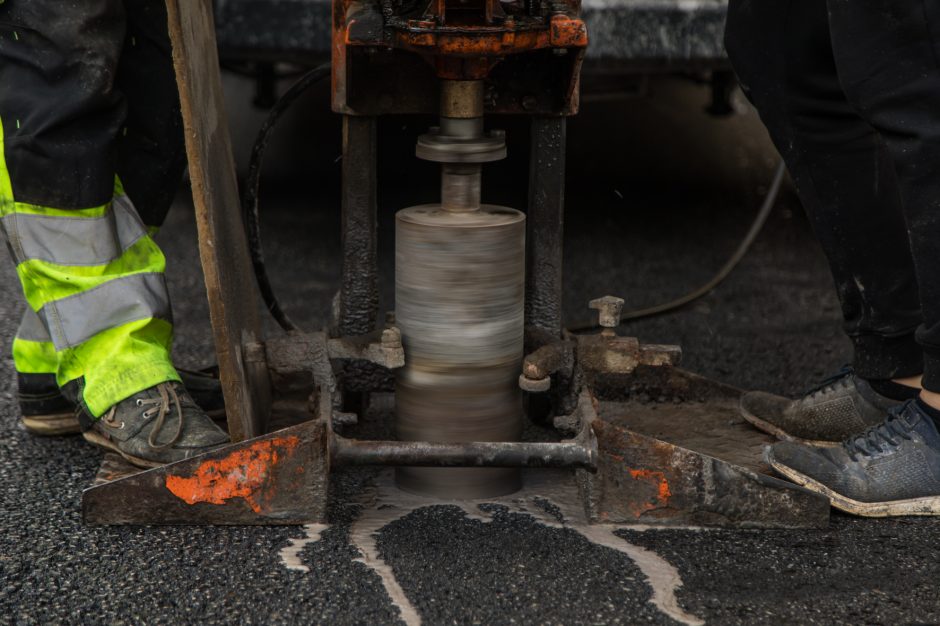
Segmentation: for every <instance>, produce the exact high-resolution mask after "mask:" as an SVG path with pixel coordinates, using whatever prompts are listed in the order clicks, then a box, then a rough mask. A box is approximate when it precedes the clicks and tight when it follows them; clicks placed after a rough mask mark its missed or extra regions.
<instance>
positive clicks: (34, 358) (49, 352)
mask: <svg viewBox="0 0 940 626" xmlns="http://www.w3.org/2000/svg"><path fill="white" fill-rule="evenodd" d="M58 364H59V360H58V358H57V357H56V353H55V347H54V346H53V345H52V342H49V341H30V340H28V339H20V338H19V337H14V338H13V365H14V367H16V371H17V372H19V373H20V374H55V373H56V372H57V371H58Z"/></svg>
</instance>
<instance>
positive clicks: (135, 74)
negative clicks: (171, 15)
mask: <svg viewBox="0 0 940 626" xmlns="http://www.w3.org/2000/svg"><path fill="white" fill-rule="evenodd" d="M184 166H185V151H184V145H183V131H182V121H181V119H180V111H179V100H178V95H177V91H176V83H175V80H174V74H173V66H172V59H171V55H170V44H169V39H168V35H167V18H166V9H165V6H164V3H163V0H126V1H125V0H82V1H81V2H61V1H60V0H4V1H3V2H2V3H0V230H2V231H3V233H4V234H5V235H6V239H7V242H8V244H9V248H10V251H11V253H12V255H13V258H14V261H15V263H16V272H17V275H18V276H19V279H20V282H21V284H22V287H23V293H24V295H25V297H26V302H27V304H28V307H27V310H26V315H25V317H24V319H23V322H22V324H21V326H20V329H19V331H18V333H17V336H16V338H15V339H14V342H13V356H14V362H15V364H16V369H17V371H19V372H20V373H23V374H45V375H48V374H55V376H56V380H57V382H58V384H59V385H60V386H65V385H66V384H68V383H75V384H76V385H74V386H76V387H77V389H78V390H79V392H80V393H79V398H80V400H81V401H82V402H83V404H84V407H85V408H86V410H87V411H88V413H90V414H91V415H92V416H95V417H98V416H100V415H102V414H103V413H104V412H105V411H107V410H108V409H109V408H110V407H111V406H112V405H113V404H115V403H117V402H119V401H120V400H123V399H124V398H127V397H128V396H130V395H133V394H134V393H137V392H138V391H141V390H143V389H146V388H147V387H151V386H153V385H156V384H158V383H161V382H165V381H169V380H179V376H178V374H177V373H176V371H175V370H174V368H173V366H172V364H171V362H170V356H169V353H170V347H171V343H172V337H173V326H172V320H171V311H170V301H169V295H168V293H167V287H166V282H165V279H164V273H163V272H164V267H165V259H164V257H163V253H162V252H161V251H160V248H159V247H158V246H157V245H156V244H155V243H154V241H153V239H151V234H153V232H155V229H156V227H157V226H159V225H160V224H161V223H162V222H163V218H164V217H165V216H166V213H167V211H168V209H169V206H170V203H171V202H172V198H173V195H174V192H175V191H176V189H177V187H178V185H179V182H180V179H181V176H182V171H183V168H184ZM3 297H14V295H13V294H8V295H5V296H3Z"/></svg>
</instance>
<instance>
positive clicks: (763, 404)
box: [741, 368, 901, 446]
mask: <svg viewBox="0 0 940 626" xmlns="http://www.w3.org/2000/svg"><path fill="white" fill-rule="evenodd" d="M900 404H901V402H899V401H896V400H891V399H890V398H886V397H884V396H882V395H880V394H878V393H877V392H875V390H874V389H872V388H871V385H869V384H868V383H867V382H866V381H865V379H863V378H859V377H858V376H856V375H855V373H854V372H853V371H852V369H851V368H843V370H842V371H841V372H839V373H838V374H836V375H835V376H833V377H832V378H829V379H827V380H825V381H823V382H822V383H821V384H820V385H819V386H818V387H816V388H815V389H813V390H811V391H809V392H807V393H806V395H804V396H803V397H802V398H799V399H797V400H790V399H788V398H783V397H780V396H776V395H773V394H770V393H765V392H763V391H751V392H749V393H746V394H744V395H743V396H742V397H741V416H742V417H744V419H745V420H747V421H748V422H750V423H751V424H753V425H754V426H755V427H757V428H758V429H759V430H762V431H764V432H765V433H769V434H771V435H774V436H775V437H778V438H780V439H786V440H790V441H798V442H801V443H807V444H811V445H815V446H835V445H838V443H839V442H840V441H842V440H843V439H845V438H846V437H848V436H850V435H852V434H853V433H857V432H859V431H862V430H864V429H866V428H868V427H869V426H873V425H875V424H877V423H879V422H881V421H882V420H883V419H884V416H885V413H886V412H887V411H888V410H889V409H891V408H892V407H895V406H899V405H900Z"/></svg>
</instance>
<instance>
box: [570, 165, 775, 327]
mask: <svg viewBox="0 0 940 626" xmlns="http://www.w3.org/2000/svg"><path fill="white" fill-rule="evenodd" d="M786 171H787V167H786V164H785V163H784V162H783V161H780V164H779V165H777V169H776V170H775V171H774V178H773V182H771V184H770V189H769V190H768V191H767V195H766V196H764V202H763V204H762V205H761V207H760V210H758V211H757V216H756V217H755V218H754V221H753V222H752V223H751V227H750V228H749V229H748V231H747V234H746V235H745V236H744V239H742V240H741V243H740V244H738V248H737V250H735V252H734V254H732V255H731V257H730V258H729V259H728V260H727V261H726V262H725V264H724V265H723V266H722V268H721V269H720V270H718V273H717V274H715V275H714V276H713V277H712V279H711V280H709V281H708V282H707V283H705V284H704V285H702V286H701V287H699V288H698V289H696V290H695V291H691V292H689V293H687V294H685V295H684V296H682V297H680V298H676V299H675V300H671V301H669V302H665V303H663V304H657V305H656V306H651V307H648V308H645V309H637V310H635V311H626V312H625V313H623V315H621V316H620V322H621V323H623V322H626V321H629V320H635V319H640V318H642V317H652V316H654V315H661V314H663V313H667V312H669V311H674V310H676V309H680V308H682V307H684V306H685V305H687V304H689V303H690V302H694V301H695V300H698V299H699V298H701V297H702V296H704V295H705V294H707V293H709V292H710V291H711V290H712V289H714V288H715V287H717V286H718V285H719V284H720V283H721V282H722V281H723V280H724V279H725V278H727V277H728V274H730V273H731V272H732V270H734V268H735V267H737V265H738V263H740V262H741V259H743V258H744V257H745V255H746V254H747V252H748V250H750V248H751V245H752V244H753V243H754V240H755V239H757V235H759V234H760V231H761V229H762V228H763V227H764V224H766V223H767V218H768V217H770V212H771V210H772V209H773V208H774V205H775V204H776V202H777V196H778V195H779V194H780V186H781V184H782V183H783V176H784V174H785V173H786ZM597 328H599V327H598V326H597V325H596V324H588V325H585V326H579V327H577V328H570V329H569V330H571V331H572V332H584V331H589V330H595V329H597Z"/></svg>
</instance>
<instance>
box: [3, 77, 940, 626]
mask: <svg viewBox="0 0 940 626" xmlns="http://www.w3.org/2000/svg"><path fill="white" fill-rule="evenodd" d="M655 87H656V91H655V93H654V94H653V98H652V99H651V100H648V101H646V100H625V101H607V100H605V101H600V102H596V103H595V102H592V101H591V100H590V99H587V102H586V103H585V106H584V110H583V114H582V116H581V117H580V118H578V119H577V120H575V121H574V122H572V124H571V128H570V130H569V137H570V141H571V172H570V176H569V180H568V189H569V197H568V213H567V236H566V251H567V255H568V256H567V259H566V266H565V278H566V281H567V285H568V290H567V292H566V302H565V305H566V316H567V319H568V321H569V323H571V324H578V323H580V322H581V321H583V320H585V317H586V316H587V315H588V314H589V313H590V312H589V311H588V310H587V306H586V305H587V301H588V300H589V299H590V298H592V297H596V296H599V295H603V294H605V293H614V294H616V295H620V296H622V297H624V298H626V300H627V303H628V304H627V306H628V308H634V307H642V306H646V305H650V304H655V303H658V302H660V301H663V300H666V299H670V298H672V297H674V296H677V295H680V294H682V293H684V292H685V291H688V290H690V289H692V288H694V287H696V286H698V284H700V283H702V282H704V281H705V280H707V279H708V278H709V277H710V274H711V273H713V272H714V271H715V270H716V269H717V268H718V267H719V266H720V265H721V264H722V262H723V261H724V259H725V257H726V256H727V255H729V254H730V252H731V251H732V250H733V249H734V247H735V245H736V243H737V240H738V239H739V238H740V237H741V236H742V235H743V233H744V232H745V231H746V230H747V227H748V224H749V220H750V219H751V217H752V215H753V212H754V210H755V209H756V205H757V202H758V201H759V197H760V192H761V186H762V184H764V183H765V182H766V181H767V180H769V176H770V169H771V167H772V165H773V163H772V162H771V161H769V160H768V157H767V152H766V150H765V149H764V148H763V147H762V138H761V135H760V133H759V132H755V128H757V127H756V125H755V122H754V120H753V119H749V118H736V119H732V120H708V119H707V118H705V117H704V115H703V114H702V113H701V107H702V106H704V104H705V103H706V102H707V98H708V95H707V93H706V92H704V91H702V90H698V89H692V90H689V88H687V87H683V86H680V85H678V84H677V83H674V82H665V83H662V84H657V85H656V86H655ZM678 93H681V94H683V98H682V99H679V98H676V97H675V96H676V94H678ZM507 123H508V124H509V130H510V137H512V136H513V135H512V133H513V132H515V133H516V136H517V139H516V141H515V143H514V144H513V143H511V145H510V150H514V151H515V154H516V156H515V157H514V158H511V159H510V160H509V161H508V162H507V163H506V164H505V165H501V166H497V167H490V168H488V170H487V173H486V176H487V177H488V178H487V183H486V191H485V194H486V197H487V198H489V199H490V200H492V201H496V202H503V203H506V204H510V205H513V206H522V205H523V203H524V198H525V192H524V181H525V176H524V169H521V170H520V166H521V165H524V164H523V161H522V153H523V152H524V147H525V140H524V137H522V139H521V140H520V139H518V137H519V136H520V135H521V132H520V131H519V129H518V125H516V126H513V125H512V124H511V123H509V122H507ZM421 124H424V122H423V121H421V120H411V119H409V120H405V121H403V122H401V123H399V121H395V122H394V123H391V122H387V123H384V124H383V128H382V132H383V135H382V136H383V137H385V138H387V139H388V141H386V143H385V144H384V146H383V148H382V153H381V158H382V162H383V163H388V164H389V165H388V167H387V170H385V171H383V175H382V180H383V181H387V182H384V184H383V191H382V197H381V205H382V208H381V211H382V225H383V227H382V232H381V242H382V245H383V248H382V255H383V259H384V266H385V269H384V271H385V272H386V276H390V275H391V274H390V272H391V268H390V263H391V254H390V253H391V249H390V248H391V239H390V235H391V231H390V226H391V216H392V214H393V212H394V210H397V209H399V208H403V207H404V206H406V205H408V204H417V203H420V202H423V201H427V200H429V199H431V198H432V197H433V194H434V185H433V182H432V183H431V184H429V183H428V181H429V180H431V181H433V178H429V177H433V175H434V173H433V168H428V167H427V166H426V165H424V164H416V163H413V162H412V161H410V160H409V159H408V158H406V155H407V154H408V151H407V148H401V146H407V144H408V142H409V141H412V140H413V137H414V134H416V133H417V132H418V130H420V128H419V127H420V125H421ZM328 131H329V132H325V133H324V135H322V136H319V137H318V138H317V139H316V141H318V142H320V143H318V144H316V145H318V146H320V147H321V152H322V153H325V154H338V135H337V133H336V129H335V127H330V128H329V129H328ZM599 138H600V139H599ZM664 138H665V139H664ZM310 140H311V141H313V139H310ZM331 151H333V152H331ZM322 161H323V162H324V163H325V164H321V165H318V167H317V170H316V172H315V174H316V177H315V178H314V177H313V176H311V177H310V178H311V180H315V181H316V183H317V185H318V186H317V187H316V188H313V189H311V188H298V187H297V186H296V185H294V186H291V185H290V184H289V183H288V182H277V183H273V184H271V185H269V186H268V187H267V189H268V190H269V191H268V193H267V194H266V195H263V198H264V199H263V200H262V203H263V205H264V207H265V208H264V212H265V218H264V228H263V236H264V239H265V242H266V243H267V248H266V252H267V256H268V258H269V263H270V270H271V273H272V275H273V276H274V277H275V286H276V288H277V290H278V291H279V293H281V294H283V299H284V302H285V306H286V308H287V309H288V311H289V312H290V313H291V315H292V316H293V317H294V318H295V319H296V320H297V321H299V322H300V323H301V324H302V325H303V326H304V327H305V328H311V329H312V328H316V327H318V326H320V325H322V324H323V322H324V320H325V319H326V314H327V312H328V310H329V301H330V297H331V296H332V293H333V291H334V290H335V287H336V284H337V278H338V266H337V259H338V251H339V240H338V235H337V233H338V219H337V212H338V203H337V193H336V190H335V187H336V185H335V177H336V174H337V172H338V168H339V164H333V163H332V158H331V159H322ZM520 172H521V174H520ZM520 183H521V184H520ZM262 193H263V194H265V192H264V191H263V192H262ZM158 240H159V241H160V243H161V244H162V245H163V246H164V249H165V251H166V253H167V257H168V259H169V270H168V276H169V281H170V285H171V291H172V296H173V301H174V309H175V317H176V322H177V325H178V333H177V342H176V346H177V347H176V354H175V357H176V359H177V362H178V364H179V365H181V366H189V367H198V366H204V365H207V364H209V363H211V361H212V359H213V357H212V348H211V343H210V339H209V326H208V320H207V306H206V303H205V298H204V289H203V286H202V284H201V277H200V276H199V275H198V274H197V273H194V272H193V271H192V268H193V267H195V264H196V262H197V254H196V246H195V228H194V224H193V220H192V215H191V209H190V208H189V204H188V201H187V200H186V196H185V194H183V195H182V196H181V199H180V201H179V202H178V203H177V206H176V207H175V210H174V211H173V213H172V214H171V217H170V219H169V221H168V223H167V225H166V227H165V228H164V229H163V231H162V232H161V233H160V235H159V236H158ZM390 291H391V290H390V283H389V282H388V281H386V289H385V293H384V299H385V304H386V305H387V306H390V299H391V293H390ZM21 307H22V304H21V300H20V298H19V295H18V287H17V285H16V282H15V274H14V272H13V268H12V266H11V264H10V263H9V262H8V261H6V260H3V261H0V350H3V354H4V355H6V354H7V353H8V352H9V346H10V341H11V339H12V336H13V333H14V331H15V328H16V326H17V322H18V316H19V312H20V311H21V310H22V309H21ZM588 319H589V318H588ZM271 332H272V333H273V332H276V331H275V329H274V328H271ZM623 332H630V333H633V334H637V335H638V336H640V337H641V338H643V339H644V340H645V341H649V342H668V343H679V344H682V346H683V348H684V353H685V355H684V365H685V366H686V367H687V368H688V369H691V370H694V371H697V372H699V373H702V374H705V375H708V376H712V377H714V378H717V379H719V380H721V381H723V382H727V383H731V384H734V385H737V386H739V387H744V388H762V389H768V390H771V391H775V392H778V393H796V392H798V391H799V390H801V389H804V388H806V387H809V386H810V385H811V384H812V382H813V381H814V380H817V379H819V378H820V377H822V376H825V375H826V374H827V373H829V372H831V371H832V370H835V369H837V368H838V367H839V366H840V365H841V364H842V363H844V362H845V361H846V360H847V359H848V356H849V354H848V343H847V342H846V341H845V339H844V338H843V337H842V336H841V334H840V329H839V312H838V304H837V302H836V300H835V297H834V294H833V293H832V288H831V280H830V278H829V275H828V273H827V270H826V266H825V262H824V259H823V257H822V254H821V252H820V250H819V248H818V246H817V245H816V244H815V242H814V241H813V238H812V235H811V233H810V231H809V227H808V225H807V222H806V220H805V219H804V218H803V216H802V214H801V213H800V209H799V206H798V204H797V203H796V201H795V199H794V198H793V196H792V194H789V193H787V194H784V197H783V198H782V199H781V201H780V203H779V204H778V206H777V208H776V209H775V211H774V214H773V215H772V217H771V220H770V223H769V224H768V225H767V227H766V228H765V230H764V232H763V233H762V234H761V236H760V238H759V240H758V241H757V243H756V245H755V247H754V250H753V251H752V253H751V254H750V255H749V256H748V257H747V258H746V259H745V260H744V261H743V263H742V265H741V267H740V268H739V269H738V270H737V271H736V272H735V273H734V274H733V275H732V276H731V277H730V278H729V280H728V281H727V282H726V283H725V284H723V285H722V286H721V287H719V288H718V289H717V290H716V291H715V292H713V293H712V294H710V295H709V296H707V297H706V298H704V299H703V300H701V301H700V302H698V303H696V304H694V305H692V306H691V307H689V308H688V309H686V310H683V311H681V312H677V313H674V314H670V315H666V316H663V317H660V318H656V319H652V320H645V321H641V322H636V323H633V324H631V325H629V326H626V327H624V329H623ZM13 393H14V386H13V369H12V362H11V360H10V358H9V357H7V356H3V357H0V622H3V623H11V624H14V623H15V624H48V623H75V624H79V623H81V624H103V623H107V624H142V623H146V624H177V623H184V622H185V623H200V624H209V623H219V624H223V623H242V624H288V623H329V624H366V623H368V624H376V623H394V622H396V621H398V620H402V621H405V622H407V623H416V622H417V621H419V620H423V622H424V623H426V624H446V623H460V624H464V623H479V624H484V623H485V624H507V623H546V624H599V623H620V624H636V623H656V624H673V623H683V622H684V623H697V622H699V621H701V620H704V621H705V622H707V623H709V624H739V623H763V624H780V623H793V624H806V623H820V624H834V623H845V624H859V623H892V624H893V623H937V622H940V599H938V596H937V593H936V591H935V581H936V580H937V579H938V576H940V548H938V545H940V544H938V542H937V541H936V540H935V539H932V538H935V537H936V536H937V534H938V533H940V520H935V519H913V518H905V519H894V520H861V519H854V518H849V517H846V516H842V515H835V514H834V515H833V517H832V521H831V524H830V527H829V528H828V529H825V530H812V531H731V530H699V529H684V530H630V529H621V530H615V531H610V532H609V531H607V530H605V531H603V533H606V534H603V533H601V534H599V532H598V531H596V530H591V529H587V528H585V527H584V525H583V524H582V523H581V522H580V521H579V519H578V515H577V512H576V511H574V510H573V509H572V507H571V505H570V503H569V502H568V500H567V499H566V498H568V497H569V496H570V491H566V490H565V489H564V488H563V486H562V487H559V486H558V485H557V484H555V483H550V484H547V483H546V482H545V479H544V477H543V478H541V479H539V478H536V479H534V481H535V482H534V483H530V489H529V490H528V491H526V492H524V493H523V494H520V495H519V496H518V497H516V498H509V499H502V500H499V501H494V502H491V503H467V504H463V505H462V506H456V505H453V504H441V503H436V504H434V503H429V505H428V506H423V505H422V504H421V503H420V502H419V503H417V504H416V503H415V502H414V501H413V498H412V499H410V500H409V499H408V498H406V497H402V499H400V500H399V499H397V496H396V495H395V494H394V492H393V490H391V488H390V487H388V486H387V484H385V483H383V481H386V482H387V479H386V478H384V477H383V476H382V475H379V476H378V477H376V476H375V475H374V473H372V472H367V471H357V472H348V473H345V474H343V475H341V476H338V477H337V481H336V482H337V485H336V489H335V493H334V496H335V502H334V506H333V507H332V509H331V514H330V515H331V517H330V520H329V522H330V523H329V525H328V526H326V527H323V528H321V527H309V528H299V527H291V528H88V527H83V526H82V524H81V521H80V514H79V503H80V494H81V490H82V489H83V488H84V487H86V486H88V485H89V484H90V482H91V479H92V477H93V475H94V473H95V470H96V468H97V465H98V463H99V461H100V455H99V453H98V452H97V451H95V450H93V449H91V448H90V447H88V446H87V445H86V444H85V443H84V442H83V441H82V440H81V439H80V438H64V439H63V438H60V439H41V438H36V437H32V436H30V435H28V434H27V433H25V432H24V431H22V430H21V429H19V428H18V427H17V423H16V411H15V405H14V396H13ZM540 480H541V481H542V482H539V481H540ZM375 484H378V485H379V486H378V488H376V487H374V486H372V485H375ZM383 485H385V486H383ZM376 489H378V491H376ZM376 498H377V500H376ZM382 503H384V504H382Z"/></svg>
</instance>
